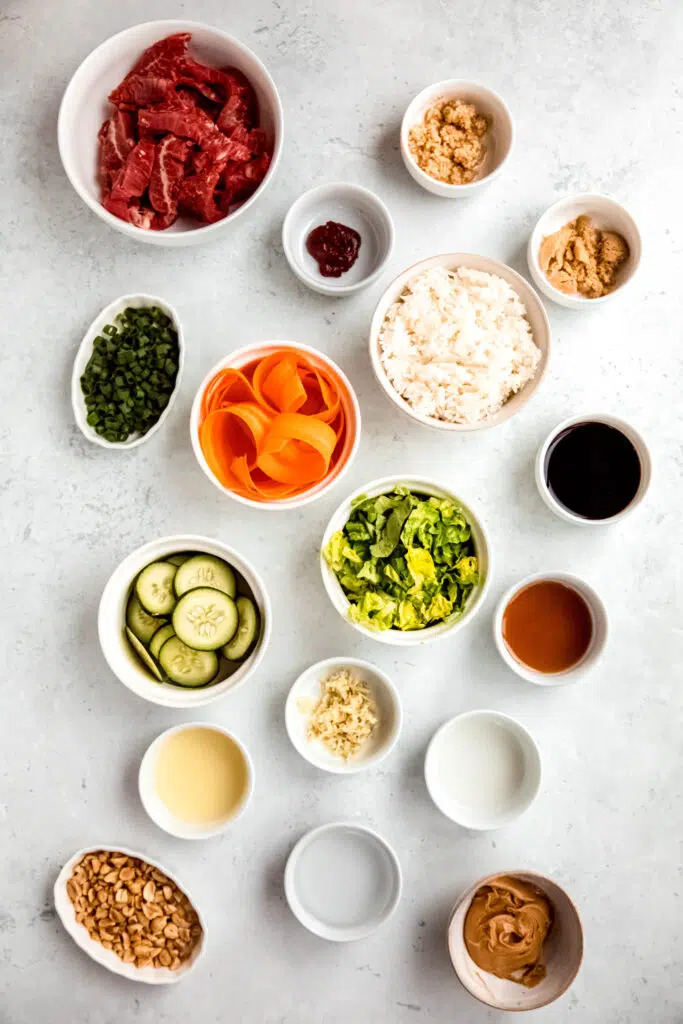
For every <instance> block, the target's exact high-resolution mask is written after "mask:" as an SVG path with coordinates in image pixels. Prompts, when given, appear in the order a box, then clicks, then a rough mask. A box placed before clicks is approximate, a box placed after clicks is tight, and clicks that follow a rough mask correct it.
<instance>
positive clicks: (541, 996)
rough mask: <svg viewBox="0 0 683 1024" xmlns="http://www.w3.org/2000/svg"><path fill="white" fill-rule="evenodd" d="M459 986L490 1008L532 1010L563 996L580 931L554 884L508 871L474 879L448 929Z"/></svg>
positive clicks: (575, 967)
mask: <svg viewBox="0 0 683 1024" xmlns="http://www.w3.org/2000/svg"><path fill="white" fill-rule="evenodd" d="M448 951H449V954H450V958H451V963H452V964H453V967H454V969H455V972H456V974H457V975H458V978H459V980H460V982H461V983H462V984H463V985H464V987H465V988H466V989H467V990H468V992H470V993H471V994H472V995H473V996H474V997H475V999H479V1000H480V1002H482V1003H485V1004H486V1005H487V1006H492V1007H493V1008H494V1009H496V1010H538V1009H539V1008H540V1007H541V1006H547V1005H548V1004H549V1003H552V1002H554V1001H555V1000H556V999H559V997H560V996H561V995H563V994H564V993H565V992H566V991H567V989H568V988H569V986H570V985H571V984H572V982H573V981H574V979H575V978H576V975H577V974H578V972H579V968H580V966H581V961H582V959H583V929H582V927H581V919H580V917H579V913H578V910H577V909H576V907H575V905H574V903H573V902H572V900H571V899H570V897H569V896H568V895H567V893H566V892H565V891H564V889H562V888H561V887H560V886H559V885H558V883H557V882H554V881H553V880H552V879H551V878H546V877H545V876H544V875H539V874H536V873H535V872H533V871H510V872H504V873H501V874H496V875H488V876H487V877H486V878H482V879H480V880H479V881H478V882H475V884H474V885H473V886H471V887H470V888H469V889H468V890H467V892H465V893H464V894H463V895H462V896H461V897H460V898H459V900H458V901H457V903H456V905H455V907H454V908H453V912H452V914H451V918H450V921H449V924H448Z"/></svg>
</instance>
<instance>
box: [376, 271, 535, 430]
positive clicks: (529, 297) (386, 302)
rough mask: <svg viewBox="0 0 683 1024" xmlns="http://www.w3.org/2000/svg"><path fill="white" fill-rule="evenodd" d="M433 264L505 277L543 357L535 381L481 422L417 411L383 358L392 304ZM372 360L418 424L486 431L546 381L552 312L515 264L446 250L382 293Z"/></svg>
mask: <svg viewBox="0 0 683 1024" xmlns="http://www.w3.org/2000/svg"><path fill="white" fill-rule="evenodd" d="M432 267H445V268H446V269H447V270H457V268H458V267H468V268H469V269H471V270H481V271H484V272H485V273H487V274H496V275H497V276H498V277H502V279H503V280H504V281H507V283H508V284H509V285H510V286H511V287H512V288H514V290H515V291H516V292H517V294H518V295H519V297H520V299H521V300H522V302H523V303H524V307H525V309H526V314H527V318H528V320H529V324H530V325H531V333H532V335H533V339H534V342H535V344H536V346H537V347H538V349H539V350H540V352H541V360H540V363H539V365H538V369H537V370H536V375H535V377H533V379H532V380H530V381H529V382H528V384H526V385H525V386H524V387H523V388H522V390H521V391H518V392H517V394H515V395H512V396H511V397H510V398H509V399H508V400H507V402H506V403H505V405H504V406H503V407H502V409H500V410H499V411H498V412H497V413H495V414H494V415H493V416H489V418H488V419H485V420H482V421H481V422H479V423H446V422H445V421H443V420H437V419H433V418H430V417H429V416H423V415H422V414H421V413H418V412H416V411H415V410H414V409H413V407H412V406H411V405H409V403H408V402H406V400H405V399H404V398H402V397H401V396H400V395H399V393H398V391H396V389H395V388H394V386H393V384H392V383H391V381H390V380H389V378H388V377H387V374H386V373H385V371H384V367H383V366H382V359H381V355H380V349H379V334H380V330H381V328H382V324H383V323H384V318H385V316H386V314H387V310H388V309H389V307H390V306H391V305H392V304H393V303H394V302H396V300H397V299H398V298H399V296H400V294H401V292H402V291H403V289H404V288H405V286H406V285H407V284H408V282H409V281H411V280H412V279H413V278H414V277H416V276H417V275H418V274H421V273H423V272H424V271H425V270H430V269H431V268H432ZM369 345H370V361H371V363H372V368H373V370H374V371H375V376H376V377H377V380H378V381H379V383H380V386H381V387H382V390H383V391H384V393H385V394H386V396H387V397H388V398H389V399H390V400H391V402H393V404H394V405H395V406H396V408H397V409H400V411H401V412H403V413H405V414H406V416H409V417H410V418H411V419H412V420H416V421H417V422H418V423H424V424H425V426H427V427H432V428H433V429H435V430H447V431H453V432H456V433H468V432H471V431H473V430H485V429H488V428H489V427H496V426H498V424H499V423H504V422H505V420H509V419H510V417H511V416H514V415H515V414H516V413H518V412H519V411H520V409H522V407H523V406H524V405H526V403H527V402H528V401H529V399H530V398H531V397H532V395H533V394H534V393H535V392H536V391H537V390H538V388H539V386H540V384H541V381H542V380H543V378H544V376H545V373H546V370H547V368H548V360H549V358H550V321H549V320H548V315H547V313H546V311H545V309H544V307H543V303H542V302H541V300H540V298H539V297H538V295H537V294H536V292H535V291H534V289H533V288H532V287H531V285H530V284H529V283H528V282H527V281H525V280H524V278H523V277H521V276H520V275H519V274H518V273H517V271H516V270H513V269H512V267H508V266H507V265H506V264H505V263H501V262H500V260H494V259H492V258H491V257H490V256H477V255H475V254H473V253H463V252H456V253H444V254H443V255H441V256H430V257H429V258H428V259H426V260H420V262H419V263H414V264H413V265H412V267H408V269H407V270H404V271H403V273H402V274H399V276H398V277H397V278H395V279H394V280H393V281H392V282H391V284H390V285H389V287H388V288H387V290H386V291H385V292H384V295H382V297H381V299H380V300H379V302H378V303H377V307H376V309H375V312H374V314H373V317H372V322H371V324H370V337H369Z"/></svg>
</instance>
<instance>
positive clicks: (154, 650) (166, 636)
mask: <svg viewBox="0 0 683 1024" xmlns="http://www.w3.org/2000/svg"><path fill="white" fill-rule="evenodd" d="M172 636H175V630H174V628H173V626H172V625H171V623H170V622H166V623H164V625H163V626H160V627H159V629H158V630H157V631H156V633H155V634H154V636H153V637H152V639H151V640H150V642H149V653H150V654H151V655H152V657H153V658H158V657H159V651H160V650H161V648H162V647H163V646H164V644H165V643H166V641H167V640H170V639H171V637H172Z"/></svg>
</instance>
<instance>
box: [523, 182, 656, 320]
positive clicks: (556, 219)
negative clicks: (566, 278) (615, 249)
mask: <svg viewBox="0 0 683 1024" xmlns="http://www.w3.org/2000/svg"><path fill="white" fill-rule="evenodd" d="M581 214H587V215H588V216H589V217H590V218H591V220H592V221H593V223H594V224H595V226H596V227H598V228H603V229H604V230H609V231H616V232H617V233H618V234H620V235H621V236H622V238H624V239H625V240H626V242H627V244H628V247H629V250H630V252H629V257H628V259H627V260H626V262H625V263H624V265H623V266H622V267H621V269H620V270H619V273H618V276H617V285H616V288H614V289H613V291H611V292H608V293H607V295H601V296H600V298H597V299H589V298H587V297H586V296H585V295H579V294H575V295H566V294H565V293H564V292H561V291H560V290H559V289H558V288H555V286H554V285H552V284H551V283H550V281H549V280H548V278H547V277H546V275H545V274H544V273H543V271H542V270H541V265H540V263H539V261H538V254H539V251H540V248H541V242H542V241H543V239H544V238H546V237H547V236H548V235H552V234H554V233H555V232H556V231H559V230H560V228H562V227H564V225H565V224H568V223H569V222H570V221H572V220H576V218H577V217H580V216H581ZM641 256H642V240H641V237H640V231H639V230H638V225H637V224H636V222H635V220H634V219H633V217H632V216H631V214H630V213H629V212H628V210H627V209H626V207H625V206H622V205H621V203H619V202H617V200H616V199H613V198H612V197H611V196H604V195H598V194H595V193H592V192H585V193H583V194H581V195H576V196H565V198H564V199H558V201H557V202H556V203H553V205H552V206H550V207H548V209H547V210H546V211H545V213H544V214H543V215H542V216H541V217H540V218H539V220H538V221H537V222H536V226H535V227H534V229H533V231H532V232H531V237H530V238H529V245H528V247H527V263H528V264H529V272H530V274H531V277H532V280H533V282H534V284H535V285H536V287H537V288H538V289H539V291H541V292H543V294H544V295H545V296H546V298H548V299H552V301H553V302H556V303H557V304H558V306H565V307H566V308H567V309H592V308H593V307H597V306H599V305H601V304H602V303H603V302H608V301H609V300H610V299H613V298H615V297H616V296H617V295H619V294H620V293H621V292H622V291H623V290H624V287H625V286H626V285H627V284H628V282H629V281H632V280H633V277H634V276H635V273H636V271H637V270H638V267H639V266H640V260H641Z"/></svg>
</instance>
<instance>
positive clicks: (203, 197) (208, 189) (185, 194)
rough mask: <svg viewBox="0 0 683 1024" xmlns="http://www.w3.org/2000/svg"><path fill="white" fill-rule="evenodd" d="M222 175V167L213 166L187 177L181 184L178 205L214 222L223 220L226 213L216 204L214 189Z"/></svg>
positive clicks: (209, 221) (208, 221)
mask: <svg viewBox="0 0 683 1024" xmlns="http://www.w3.org/2000/svg"><path fill="white" fill-rule="evenodd" d="M220 176H221V168H220V167H211V168H209V170H207V171H204V172H203V173H201V174H192V175H190V176H189V177H187V178H185V179H184V181H183V182H182V184H181V186H180V193H179V195H178V205H179V207H180V209H181V210H184V211H185V212H186V213H193V214H194V215H195V217H199V219H200V220H203V221H205V222H206V223H207V224H212V223H213V222H214V221H217V220H221V219H222V218H223V217H224V216H225V213H224V212H223V211H222V210H221V209H220V207H218V206H217V205H216V201H215V199H214V191H215V189H216V185H217V184H218V179H219V178H220Z"/></svg>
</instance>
